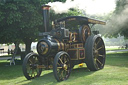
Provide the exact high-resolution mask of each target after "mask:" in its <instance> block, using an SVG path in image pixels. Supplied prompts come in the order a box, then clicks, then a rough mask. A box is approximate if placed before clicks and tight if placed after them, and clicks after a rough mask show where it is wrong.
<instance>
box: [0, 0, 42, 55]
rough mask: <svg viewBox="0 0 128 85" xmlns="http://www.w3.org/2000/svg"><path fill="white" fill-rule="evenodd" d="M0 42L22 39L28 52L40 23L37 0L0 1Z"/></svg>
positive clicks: (40, 17) (36, 35)
mask: <svg viewBox="0 0 128 85" xmlns="http://www.w3.org/2000/svg"><path fill="white" fill-rule="evenodd" d="M0 10H1V11H0V15H1V17H0V23H1V24H0V39H1V41H0V43H12V42H16V41H23V42H24V43H25V44H26V52H27V53H28V52H30V46H31V43H32V41H35V40H36V39H37V37H38V29H39V28H40V27H41V25H42V21H43V20H42V14H41V5H40V1H39V0H36V1H34V0H27V1H26V0H22V1H20V0H19V1H14V2H10V3H0Z"/></svg>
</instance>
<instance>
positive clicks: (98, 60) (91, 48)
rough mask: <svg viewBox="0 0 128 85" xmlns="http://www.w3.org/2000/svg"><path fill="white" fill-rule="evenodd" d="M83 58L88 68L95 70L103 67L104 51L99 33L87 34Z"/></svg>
mask: <svg viewBox="0 0 128 85" xmlns="http://www.w3.org/2000/svg"><path fill="white" fill-rule="evenodd" d="M85 57H86V58H85V59H86V65H87V67H88V69H89V70H91V71H97V70H100V69H102V68H103V67H104V64H105V58H106V51H105V45H104V42H103V40H102V38H101V37H100V36H99V35H94V36H89V37H88V38H87V41H86V43H85Z"/></svg>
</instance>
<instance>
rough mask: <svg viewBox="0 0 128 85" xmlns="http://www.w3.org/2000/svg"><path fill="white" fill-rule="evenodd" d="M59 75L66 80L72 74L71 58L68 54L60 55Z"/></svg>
mask: <svg viewBox="0 0 128 85" xmlns="http://www.w3.org/2000/svg"><path fill="white" fill-rule="evenodd" d="M57 62H58V63H57V75H58V78H59V79H60V80H61V81H62V80H66V79H67V78H68V77H69V75H70V68H71V67H70V66H71V65H70V59H69V58H68V55H66V54H63V55H61V56H59V58H58V61H57Z"/></svg>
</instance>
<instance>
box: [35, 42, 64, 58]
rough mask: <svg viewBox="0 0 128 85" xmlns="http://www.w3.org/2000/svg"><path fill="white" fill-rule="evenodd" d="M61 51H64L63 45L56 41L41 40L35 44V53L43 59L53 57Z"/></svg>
mask: <svg viewBox="0 0 128 85" xmlns="http://www.w3.org/2000/svg"><path fill="white" fill-rule="evenodd" d="M61 50H64V43H63V42H61V41H59V40H57V39H51V40H49V39H42V40H40V41H39V42H38V43H37V52H38V53H39V55H41V56H43V57H49V56H55V54H56V53H57V52H58V51H61Z"/></svg>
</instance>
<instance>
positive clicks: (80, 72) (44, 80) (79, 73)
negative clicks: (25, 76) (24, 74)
mask: <svg viewBox="0 0 128 85" xmlns="http://www.w3.org/2000/svg"><path fill="white" fill-rule="evenodd" d="M92 73H94V72H90V71H89V70H88V69H87V68H85V67H83V68H76V69H73V70H72V71H71V75H70V77H69V79H68V80H66V81H62V82H57V81H56V79H55V77H54V74H53V71H52V70H51V72H50V73H47V74H44V75H42V76H40V77H39V78H36V79H32V80H27V81H31V82H29V83H26V84H24V85H47V84H50V85H56V84H58V83H63V82H65V83H66V82H74V79H77V78H80V77H83V76H88V75H91V74H92ZM42 74H43V71H42ZM21 82H26V80H24V81H21ZM19 83H20V82H19Z"/></svg>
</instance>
